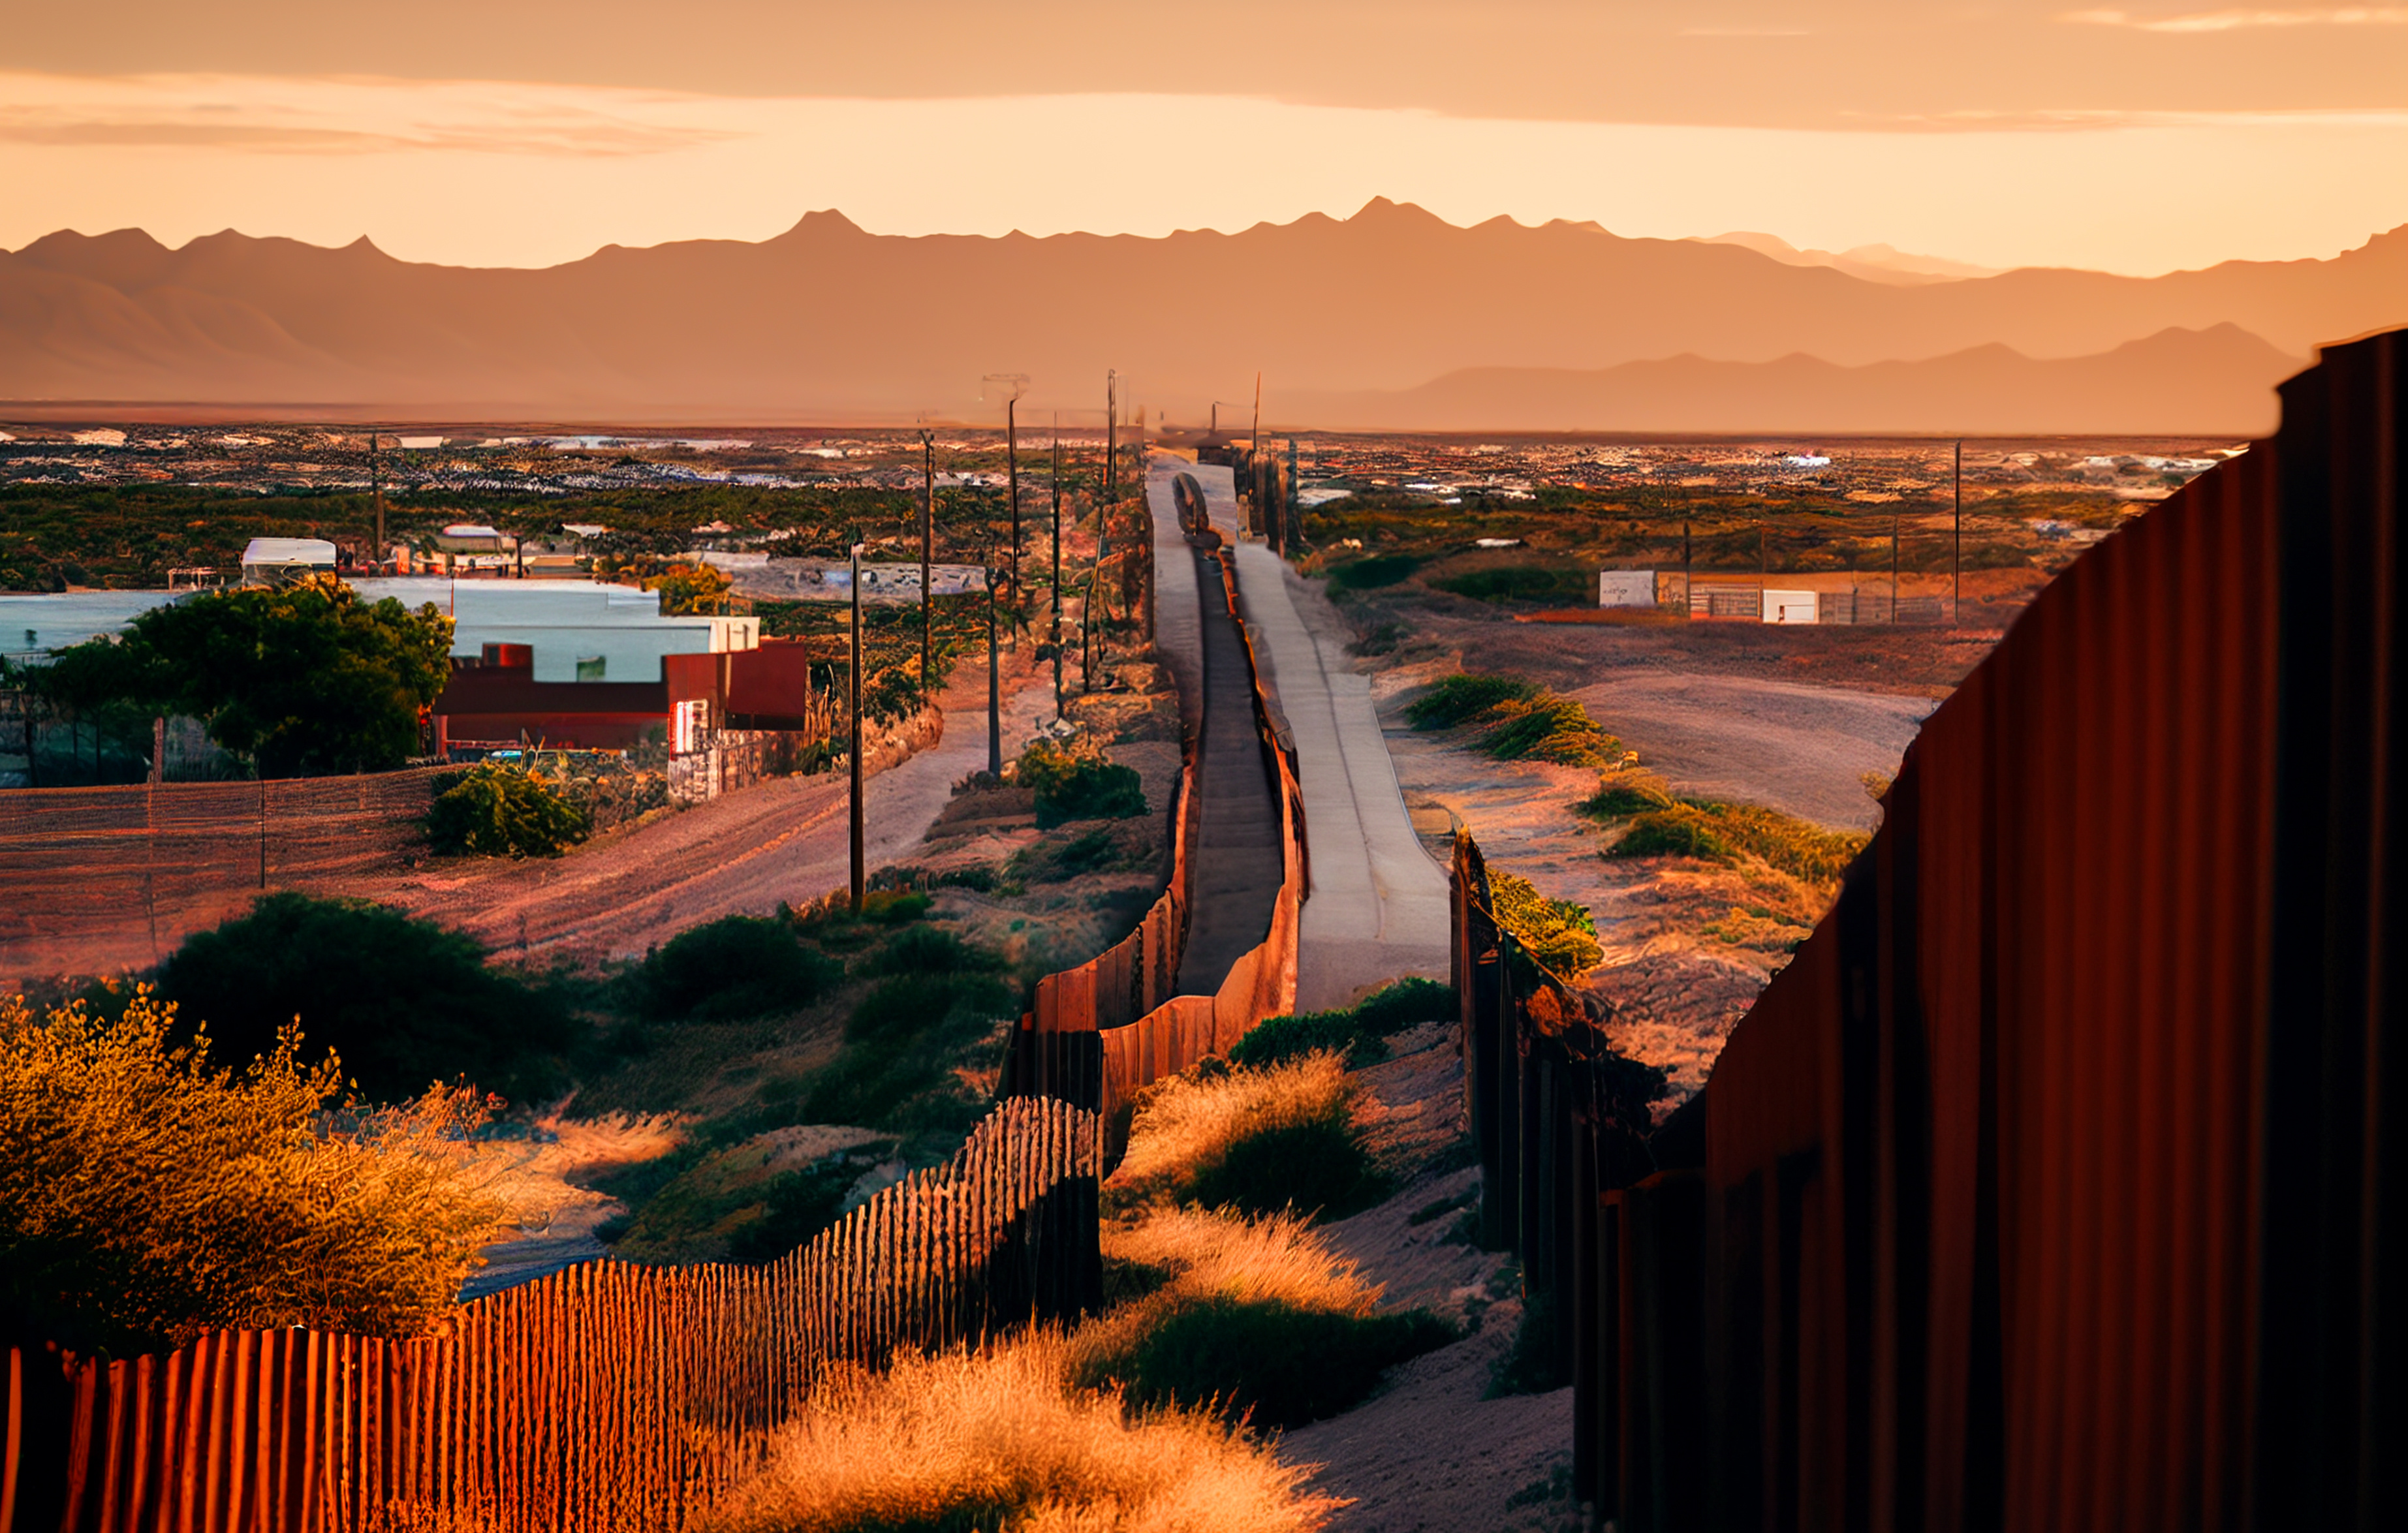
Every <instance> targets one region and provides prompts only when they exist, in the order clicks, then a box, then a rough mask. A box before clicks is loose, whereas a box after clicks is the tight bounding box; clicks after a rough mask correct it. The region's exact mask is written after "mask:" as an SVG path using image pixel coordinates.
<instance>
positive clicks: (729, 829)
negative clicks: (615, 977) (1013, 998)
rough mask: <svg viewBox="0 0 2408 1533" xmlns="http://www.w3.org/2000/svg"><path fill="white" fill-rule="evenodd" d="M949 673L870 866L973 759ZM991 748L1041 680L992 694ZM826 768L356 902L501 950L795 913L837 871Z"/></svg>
mask: <svg viewBox="0 0 2408 1533" xmlns="http://www.w3.org/2000/svg"><path fill="white" fill-rule="evenodd" d="M971 669H976V670H978V671H979V672H980V674H979V675H978V676H977V677H976V678H975V679H970V678H968V677H967V675H966V674H965V675H961V676H957V678H956V681H955V684H954V685H953V686H952V687H950V688H948V689H947V691H946V694H945V704H946V710H945V732H944V737H943V738H942V740H941V741H940V742H939V744H938V745H936V746H935V747H934V748H932V749H929V750H925V751H922V752H919V753H918V754H916V755H914V756H912V757H911V758H910V759H909V760H907V761H904V762H902V763H901V764H899V765H897V766H891V767H889V768H888V769H886V770H885V771H882V772H880V773H878V774H877V775H876V776H874V777H872V778H870V779H869V780H868V782H867V785H866V786H867V794H866V798H867V802H866V804H865V806H864V809H863V820H864V823H865V825H866V827H867V829H866V835H865V838H864V839H865V847H864V850H865V852H866V854H867V861H868V865H869V867H871V868H873V869H875V868H878V867H884V866H886V865H888V864H890V863H898V862H911V861H914V860H916V855H917V853H918V852H919V851H920V848H921V836H922V834H923V832H925V830H926V828H927V826H928V824H929V823H930V822H932V821H933V820H935V819H936V817H937V815H938V813H939V811H941V810H942V809H944V807H945V804H946V802H947V801H948V800H949V799H950V798H951V797H952V795H953V784H954V783H955V782H958V781H961V779H963V778H964V777H967V776H968V775H969V774H970V773H972V772H974V771H981V770H983V769H984V768H985V766H986V764H987V750H986V746H987V728H986V706H985V705H986V678H985V675H984V667H983V666H975V667H973V666H965V667H963V671H964V672H965V673H967V672H968V670H971ZM1004 696H1005V712H1004V720H1003V748H1004V752H1005V756H1006V759H1010V758H1011V757H1012V756H1015V755H1017V754H1018V752H1019V751H1020V748H1021V747H1022V746H1024V745H1025V744H1026V743H1027V741H1028V739H1029V738H1030V736H1031V735H1032V734H1033V733H1034V732H1035V730H1036V728H1037V726H1038V725H1039V724H1042V723H1044V722H1046V721H1048V720H1050V719H1052V717H1053V716H1054V695H1053V684H1052V682H1051V681H1050V680H1044V681H1039V680H1034V679H1030V678H1028V677H1026V676H1022V677H1020V678H1017V679H1016V680H1015V682H1014V683H1012V684H1011V690H1008V691H1007V692H1006V693H1005V695H1004ZM846 804H847V784H846V780H845V778H844V777H843V775H842V774H840V773H826V774H820V775H815V776H811V777H797V778H777V779H772V780H770V781H766V782H759V783H755V784H753V786H751V787H749V788H744V789H741V790H739V791H738V792H736V793H732V794H728V795H724V796H723V797H720V798H716V799H713V800H711V801H710V803H708V804H703V805H698V806H696V807H695V808H694V809H685V810H682V811H681V812H679V813H676V814H672V815H668V816H667V817H665V818H663V819H661V820H658V821H655V822H653V823H652V824H646V825H642V826H638V827H637V828H635V829H634V830H632V831H629V832H627V833H625V834H623V835H620V836H614V837H610V838H605V839H603V840H601V841H598V842H596V843H595V844H594V845H592V846H589V847H584V848H581V849H580V850H578V851H576V852H571V853H570V854H569V855H567V856H566V857H561V858H558V859H554V860H548V861H540V862H538V861H530V862H523V863H515V864H499V865H496V864H458V865H453V866H452V867H441V866H439V865H438V866H430V867H427V868H424V869H423V870H421V871H419V872H416V873H412V874H408V875H404V876H402V877H401V878H399V879H397V880H394V881H391V882H389V883H386V884H384V885H382V886H380V887H378V888H373V889H370V888H356V889H346V890H345V891H344V892H345V893H352V894H366V895H371V896H372V897H375V898H378V899H380V900H382V901H384V902H386V903H388V904H393V905H397V906H400V907H402V908H403V909H405V910H409V911H410V912H411V913H413V914H417V915H423V916H428V917H432V918H433V919H435V920H437V921H440V922H442V923H443V924H446V925H450V926H456V927H458V928H460V929H462V930H465V931H467V932H470V933H472V934H474V935H475V936H477V937H479V938H482V939H483V940H484V941H485V942H487V943H488V944H490V945H491V946H493V947H494V948H495V949H496V950H498V951H500V952H503V953H507V954H518V955H524V956H527V957H533V958H546V957H551V956H553V955H559V956H564V957H575V958H578V959H581V960H592V959H602V958H630V957H633V958H640V957H642V956H643V954H644V953H645V952H646V950H648V949H650V948H652V947H653V946H656V945H657V944H659V943H661V942H663V941H666V940H667V939H668V938H671V937H674V936H676V935H677V934H678V933H679V932H681V931H683V930H685V929H686V928H687V927H689V926H693V925H695V924H699V923H702V922H705V921H711V920H716V919H717V918H719V917H721V916H724V915H767V914H768V913H770V912H771V911H772V910H776V909H777V907H778V904H779V902H780V901H781V900H782V901H784V902H786V903H788V904H791V905H800V904H802V903H804V902H805V901H806V900H810V899H814V898H817V897H818V896H820V895H824V894H826V893H828V892H829V891H830V890H832V889H839V888H842V887H843V886H844V884H845V882H846V881H847V880H848V878H850V876H851V868H852V847H851V826H850V823H849V819H848V816H847V813H846Z"/></svg>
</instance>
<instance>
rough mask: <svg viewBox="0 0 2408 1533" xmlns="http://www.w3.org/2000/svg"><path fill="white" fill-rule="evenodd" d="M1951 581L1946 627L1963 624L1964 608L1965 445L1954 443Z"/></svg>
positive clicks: (1960, 442)
mask: <svg viewBox="0 0 2408 1533" xmlns="http://www.w3.org/2000/svg"><path fill="white" fill-rule="evenodd" d="M1951 565H1952V568H1951V579H1952V580H1953V581H1954V583H1955V586H1956V589H1955V591H1954V592H1952V593H1951V594H1950V595H1949V597H1948V626H1950V627H1951V628H1954V627H1957V626H1958V625H1959V624H1960V623H1962V622H1963V617H1962V613H1963V609H1964V606H1965V444H1964V442H1963V441H1962V440H1961V439H1960V440H1959V441H1958V442H1957V552H1956V554H1955V555H1954V557H1953V559H1952V560H1951Z"/></svg>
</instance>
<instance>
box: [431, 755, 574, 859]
mask: <svg viewBox="0 0 2408 1533" xmlns="http://www.w3.org/2000/svg"><path fill="white" fill-rule="evenodd" d="M593 829H594V817H593V815H592V814H591V813H590V812H589V811H588V810H587V809H586V808H585V806H584V805H582V804H581V803H579V802H578V801H577V800H575V799H573V798H570V797H568V796H566V795H563V794H561V793H558V792H556V791H555V790H554V789H553V788H552V785H551V784H550V783H548V782H546V781H543V780H542V779H541V778H538V777H535V776H532V775H530V774H528V773H527V772H524V771H521V770H518V769H515V768H512V767H509V766H495V765H493V764H491V763H480V764H479V765H477V766H472V767H470V768H468V770H466V771H465V772H462V773H459V774H458V775H457V776H455V777H453V778H452V779H451V781H450V783H449V785H448V786H446V787H445V788H444V789H443V791H442V792H441V793H440V794H437V795H436V799H435V804H434V807H433V808H432V809H428V810H427V814H426V839H427V841H428V843H429V844H430V845H432V846H433V847H434V848H435V850H436V851H437V852H453V853H466V854H469V855H474V856H485V857H553V856H558V855H559V854H560V853H561V852H565V851H566V850H567V849H568V848H569V847H572V846H575V845H576V844H577V843H578V842H580V841H582V840H583V839H585V838H586V837H587V836H589V835H591V834H592V833H593Z"/></svg>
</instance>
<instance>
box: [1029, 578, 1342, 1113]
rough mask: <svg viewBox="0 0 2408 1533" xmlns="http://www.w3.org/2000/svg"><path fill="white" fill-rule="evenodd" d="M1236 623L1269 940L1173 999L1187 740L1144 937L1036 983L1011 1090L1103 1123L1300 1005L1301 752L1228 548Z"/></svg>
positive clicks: (1179, 937) (1186, 854) (1189, 795)
mask: <svg viewBox="0 0 2408 1533" xmlns="http://www.w3.org/2000/svg"><path fill="white" fill-rule="evenodd" d="M1215 562H1216V564H1217V565H1218V566H1219V568H1220V571H1221V580H1222V582H1223V590H1224V593H1225V595H1226V596H1227V598H1228V604H1229V612H1230V615H1229V616H1228V617H1227V618H1226V620H1224V619H1221V618H1218V617H1215V616H1214V615H1213V614H1211V613H1210V612H1208V613H1207V614H1206V615H1205V619H1204V621H1205V622H1207V623H1211V622H1218V621H1227V622H1231V623H1237V624H1238V634H1239V638H1240V643H1241V645H1242V647H1243V650H1244V653H1245V657H1246V681H1247V690H1248V693H1249V695H1250V696H1251V698H1252V704H1253V708H1254V726H1255V733H1256V736H1257V738H1259V740H1260V742H1261V748H1262V751H1263V755H1264V761H1265V763H1266V765H1267V766H1269V769H1270V777H1271V781H1272V782H1273V784H1274V791H1275V792H1276V793H1277V794H1278V795H1279V809H1280V854H1281V868H1282V880H1281V883H1280V887H1279V891H1278V894H1277V895H1276V896H1275V897H1274V899H1273V901H1272V907H1271V910H1270V912H1269V930H1268V931H1267V933H1266V934H1265V936H1264V938H1263V940H1262V941H1261V942H1260V943H1259V944H1257V945H1256V946H1254V948H1252V949H1249V950H1248V951H1247V952H1245V953H1241V954H1240V956H1239V957H1238V959H1237V961H1236V962H1235V963H1234V964H1232V965H1231V966H1230V969H1229V973H1228V975H1227V977H1226V979H1224V980H1223V981H1222V982H1221V984H1220V986H1219V988H1218V989H1216V990H1215V991H1214V992H1213V994H1211V995H1210V996H1175V995H1172V994H1171V991H1172V990H1173V988H1174V987H1175V981H1176V978H1177V976H1178V973H1179V965H1180V959H1181V956H1182V954H1183V951H1184V943H1185V939H1186V931H1187V919H1188V913H1189V910H1190V905H1191V901H1192V899H1193V897H1194V887H1195V860H1196V857H1197V851H1198V849H1197V847H1196V845H1195V844H1194V843H1195V830H1196V825H1197V813H1198V810H1197V795H1196V781H1197V777H1196V756H1195V752H1194V748H1193V745H1192V743H1191V745H1190V748H1189V751H1188V756H1187V761H1186V764H1185V766H1184V768H1183V770H1182V772H1181V774H1180V807H1179V818H1178V822H1177V828H1176V830H1175V832H1174V835H1173V838H1172V855H1171V876H1170V881H1169V886H1168V888H1166V889H1165V890H1164V891H1163V893H1162V895H1161V897H1160V898H1159V899H1157V900H1156V901H1155V902H1154V906H1153V908H1152V909H1151V910H1148V911H1147V912H1146V914H1145V916H1144V918H1143V919H1142V920H1140V922H1139V923H1138V927H1137V930H1135V931H1134V932H1131V933H1130V934H1129V935H1128V936H1127V937H1125V938H1123V939H1122V940H1121V941H1120V942H1118V943H1116V944H1114V945H1113V946H1112V947H1111V948H1109V949H1107V950H1105V951H1104V952H1103V953H1100V954H1098V955H1097V957H1095V958H1093V959H1091V960H1089V961H1088V962H1087V963H1084V964H1082V965H1080V966H1079V967H1076V968H1073V969H1067V970H1064V971H1063V972H1061V973H1059V974H1053V975H1048V976H1047V977H1046V978H1044V979H1042V980H1040V981H1038V985H1037V995H1036V997H1035V1004H1034V1006H1033V1007H1032V1009H1031V1010H1029V1012H1028V1013H1027V1014H1026V1015H1025V1016H1023V1017H1022V1018H1021V1022H1020V1026H1019V1028H1018V1030H1017V1031H1016V1032H1014V1034H1013V1035H1012V1041H1011V1052H1010V1053H1009V1054H1008V1055H1007V1056H1006V1059H1005V1062H1004V1070H1003V1088H1002V1089H1003V1090H1004V1091H1005V1092H1007V1093H1010V1094H1014V1095H1046V1096H1062V1097H1064V1098H1065V1099H1067V1100H1069V1101H1073V1102H1076V1103H1078V1104H1080V1105H1081V1106H1082V1107H1087V1108H1090V1109H1093V1110H1096V1111H1098V1112H1100V1113H1102V1114H1103V1116H1104V1118H1105V1119H1106V1121H1107V1122H1111V1121H1112V1120H1113V1118H1114V1114H1115V1111H1116V1110H1117V1109H1118V1108H1119V1107H1120V1105H1121V1104H1123V1103H1124V1102H1125V1101H1126V1100H1127V1099H1128V1097H1129V1096H1130V1095H1131V1094H1132V1093H1134V1092H1135V1091H1136V1090H1137V1089H1138V1088H1139V1087H1140V1086H1143V1085H1145V1084H1147V1083H1148V1082H1154V1081H1158V1080H1161V1079H1163V1078H1164V1077H1166V1076H1170V1075H1176V1074H1178V1073H1179V1072H1180V1071H1182V1070H1183V1069H1186V1068H1187V1067H1190V1066H1192V1065H1195V1064H1196V1063H1197V1062H1198V1061H1200V1060H1202V1059H1204V1058H1206V1057H1208V1056H1210V1055H1211V1054H1216V1053H1226V1052H1227V1051H1228V1049H1229V1047H1230V1046H1231V1045H1232V1044H1234V1043H1236V1042H1237V1041H1238V1040H1239V1039H1241V1038H1243V1037H1245V1035H1246V1034H1247V1033H1248V1032H1249V1031H1251V1030H1252V1029H1253V1028H1254V1024H1257V1023H1259V1022H1261V1021H1263V1020H1264V1019H1265V1018H1268V1017H1273V1016H1278V1015H1280V1014H1282V1013H1283V1012H1286V1011H1292V1010H1295V1008H1296V973H1297V929H1298V916H1299V910H1300V907H1301V904H1302V901H1303V899H1304V894H1305V880H1306V873H1305V858H1304V819H1303V813H1304V810H1303V797H1302V795H1301V794H1300V793H1299V791H1298V790H1297V781H1296V759H1295V750H1294V747H1293V745H1292V744H1290V743H1288V742H1286V741H1283V739H1282V738H1281V737H1280V733H1279V731H1278V730H1277V728H1276V726H1275V724H1274V720H1273V716H1272V713H1271V710H1270V708H1269V704H1268V703H1267V702H1266V700H1265V697H1264V691H1263V684H1262V672H1261V669H1260V667H1259V666H1257V665H1256V663H1255V656H1254V640H1253V638H1251V637H1250V636H1249V635H1248V634H1247V633H1246V630H1245V625H1244V623H1242V622H1240V620H1239V619H1238V617H1237V616H1236V612H1237V595H1236V593H1237V576H1236V572H1235V570H1234V568H1233V567H1232V566H1231V565H1230V563H1229V557H1228V555H1227V553H1226V552H1223V553H1222V554H1221V555H1220V556H1219V558H1218V559H1217V560H1216V561H1215Z"/></svg>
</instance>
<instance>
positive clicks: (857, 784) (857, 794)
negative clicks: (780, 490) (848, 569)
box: [849, 543, 867, 915]
mask: <svg viewBox="0 0 2408 1533" xmlns="http://www.w3.org/2000/svg"><path fill="white" fill-rule="evenodd" d="M849 711H850V712H851V714H852V716H853V721H852V722H853V751H852V755H853V914H855V915H859V914H860V913H861V896H862V892H863V890H864V888H865V887H866V886H867V868H866V867H864V866H863V864H864V862H865V860H866V856H865V853H864V851H863V847H862V835H861V545H860V544H859V543H855V544H853V706H852V708H851V709H849Z"/></svg>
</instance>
